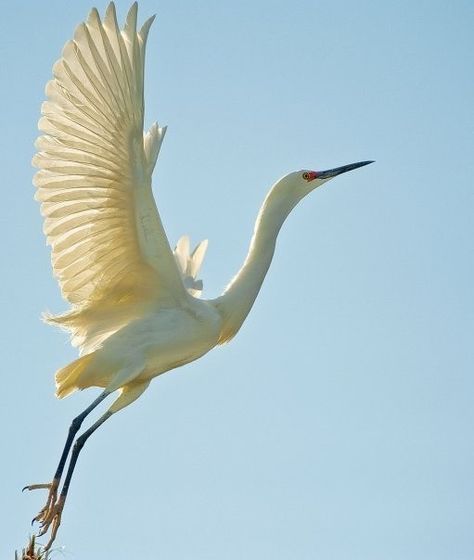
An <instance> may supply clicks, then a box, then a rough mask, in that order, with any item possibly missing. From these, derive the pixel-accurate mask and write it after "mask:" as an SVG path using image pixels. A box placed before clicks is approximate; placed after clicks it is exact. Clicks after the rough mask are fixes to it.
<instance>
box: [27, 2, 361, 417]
mask: <svg viewBox="0 0 474 560" xmlns="http://www.w3.org/2000/svg"><path fill="white" fill-rule="evenodd" d="M152 21H153V18H150V19H148V20H147V21H146V22H145V24H144V25H143V26H142V28H141V29H140V30H139V31H137V5H136V3H135V4H134V5H133V6H132V8H131V9H130V11H129V13H128V15H127V19H126V23H125V27H124V28H123V30H122V29H120V27H119V25H118V23H117V18H116V14H115V7H114V5H113V4H110V5H109V7H108V8H107V11H106V15H105V18H104V19H103V20H102V21H101V19H100V17H99V14H98V12H97V10H95V9H93V10H92V11H91V13H90V15H89V18H88V20H87V22H85V23H83V24H81V25H79V26H78V27H77V29H76V32H75V34H74V39H73V40H72V41H69V42H68V43H66V45H65V47H64V49H63V55H62V58H60V59H59V60H58V61H57V62H56V64H55V65H54V68H53V74H54V78H53V80H51V81H50V82H49V83H48V85H47V87H46V93H47V96H48V101H46V102H45V103H44V104H43V107H42V115H43V116H42V118H41V119H40V121H39V128H40V129H41V130H42V131H43V133H44V134H43V136H40V137H39V138H38V140H37V147H38V150H39V151H38V153H37V154H36V156H35V158H34V160H33V163H34V164H35V165H36V166H37V167H39V171H38V173H37V174H36V176H35V180H34V183H35V185H36V187H37V194H36V196H37V198H38V200H39V201H40V202H41V209H42V213H43V215H44V217H45V224H44V230H45V233H46V236H47V240H48V243H49V244H50V245H51V247H52V264H53V270H54V273H55V275H56V277H57V278H58V280H59V283H60V286H61V290H62V293H63V296H64V297H65V298H66V299H67V300H68V301H69V302H70V303H71V305H72V308H71V310H70V311H69V312H67V313H65V314H64V315H60V316H56V317H54V316H49V317H47V320H48V321H49V322H51V323H53V324H56V325H59V326H61V327H63V328H66V329H67V330H69V331H70V333H71V335H72V343H73V344H74V345H75V346H78V347H79V349H80V353H81V357H80V358H79V359H78V360H76V361H74V362H73V363H71V364H69V365H68V366H66V367H65V368H63V369H61V370H60V371H58V372H57V374H56V382H57V395H58V396H60V397H62V396H65V395H67V394H69V393H71V392H72V391H74V390H76V389H84V388H86V387H90V386H98V387H103V388H104V389H105V390H106V391H107V392H113V391H115V390H117V389H122V395H121V396H120V397H119V402H117V403H116V404H115V405H113V407H112V409H113V410H115V409H118V408H122V407H123V406H125V405H127V404H128V403H129V402H131V401H132V400H134V398H136V396H138V394H140V392H141V391H142V390H144V389H145V388H146V387H147V385H148V383H149V381H150V379H151V378H152V377H154V376H157V375H159V374H161V373H163V372H165V371H168V370H170V369H173V368H176V367H178V366H180V365H183V364H186V363H188V362H191V361H193V360H195V359H197V358H199V357H200V356H202V355H203V354H205V353H206V352H208V351H209V350H210V349H211V348H213V347H214V346H215V345H216V344H220V343H224V342H226V341H228V340H230V339H231V338H232V337H233V336H234V335H235V334H236V332H237V331H238V330H239V329H240V327H241V325H242V323H243V321H244V320H245V318H246V316H247V314H248V312H249V311H250V309H251V307H252V305H253V303H254V301H255V298H256V297H257V295H258V292H259V290H260V287H261V285H262V282H263V280H264V278H265V275H266V273H267V270H268V267H269V266H270V262H271V260H272V257H273V254H274V250H275V244H276V239H277V236H278V233H279V231H280V228H281V226H282V224H283V222H284V220H285V219H286V217H287V216H288V214H289V213H290V212H291V210H292V209H293V208H294V206H295V205H296V204H297V203H298V202H299V201H300V200H302V199H303V198H304V197H305V196H306V195H307V194H308V193H310V192H311V191H312V190H314V189H315V188H316V187H318V186H320V185H322V184H323V183H324V182H325V181H326V180H328V178H330V177H331V176H333V175H328V172H323V175H320V174H318V173H317V172H307V171H306V172H305V171H296V172H293V173H290V174H288V175H286V176H285V177H283V178H282V179H280V180H279V181H277V183H275V185H274V186H273V187H272V189H271V190H270V192H269V194H268V195H267V197H266V199H265V201H264V203H263V205H262V208H261V210H260V213H259V215H258V218H257V221H256V225H255V231H254V235H253V237H252V240H251V243H250V248H249V252H248V255H247V258H246V260H245V262H244V264H243V266H242V268H241V269H240V271H239V272H238V274H237V275H236V276H235V278H234V279H233V280H232V282H231V283H230V284H229V286H228V287H227V289H226V290H225V292H224V293H223V294H222V296H220V297H218V298H216V299H214V300H207V301H205V300H201V299H199V295H200V293H201V287H202V282H201V281H199V280H197V274H198V272H199V268H200V265H201V263H202V259H203V257H204V253H205V250H206V246H207V242H203V243H201V244H200V245H198V247H197V248H196V249H195V250H194V251H193V253H190V252H189V240H188V239H187V238H186V237H183V238H181V240H180V241H179V242H178V245H177V247H176V249H175V251H174V253H173V251H172V250H171V248H170V245H169V242H168V239H167V237H166V234H165V231H164V229H163V226H162V223H161V219H160V216H159V213H158V210H157V207H156V204H155V200H154V197H153V192H152V188H151V182H152V181H151V177H152V172H153V168H154V166H155V163H156V160H157V157H158V154H159V151H160V148H161V144H162V141H163V138H164V135H165V132H166V129H165V128H160V127H159V126H158V125H157V124H156V123H155V124H154V125H153V126H152V127H151V128H150V130H149V131H148V132H146V133H144V132H143V120H144V119H143V116H144V102H143V88H144V61H145V46H146V39H147V36H148V31H149V29H150V26H151V23H152ZM365 163H366V162H364V163H362V164H365ZM359 165H361V164H354V166H356V167H357V166H359ZM347 167H350V166H347ZM352 168H353V167H352ZM341 169H343V168H338V169H337V170H336V171H337V172H338V173H339V172H343V171H341ZM345 170H348V169H346V168H344V171H345ZM330 171H334V170H330ZM324 173H326V175H327V177H326V176H324ZM132 387H133V388H134V390H133V391H131V388H132ZM132 393H133V395H132ZM132 396H133V398H132Z"/></svg>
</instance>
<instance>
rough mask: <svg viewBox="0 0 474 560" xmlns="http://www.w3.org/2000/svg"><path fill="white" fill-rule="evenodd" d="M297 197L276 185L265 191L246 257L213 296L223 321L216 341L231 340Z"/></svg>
mask: <svg viewBox="0 0 474 560" xmlns="http://www.w3.org/2000/svg"><path fill="white" fill-rule="evenodd" d="M296 203H297V200H295V201H290V200H288V198H287V197H284V196H282V195H281V191H280V189H278V185H276V186H275V187H273V188H272V190H271V191H270V192H269V194H268V195H267V197H266V199H265V201H264V203H263V205H262V207H261V209H260V212H259V214H258V217H257V221H256V222H255V229H254V233H253V236H252V240H251V241H250V247H249V251H248V253H247V257H246V259H245V261H244V264H243V265H242V268H241V269H240V270H239V272H238V273H237V275H236V276H235V277H234V278H233V279H232V281H231V282H230V284H229V285H228V286H227V288H226V289H225V291H224V293H223V294H222V296H221V297H219V298H217V299H215V300H213V303H214V305H216V307H217V309H218V310H219V312H220V313H221V315H222V318H223V321H224V325H223V329H222V332H221V337H220V340H219V342H220V343H223V342H226V341H228V340H230V339H231V338H232V337H233V336H234V335H235V334H236V333H237V331H238V330H239V329H240V327H241V326H242V323H243V322H244V320H245V318H246V317H247V315H248V313H249V311H250V309H251V308H252V305H253V303H254V301H255V299H256V297H257V295H258V292H259V291H260V287H261V285H262V283H263V280H264V279H265V275H266V274H267V271H268V268H269V266H270V263H271V262H272V258H273V253H274V252H275V245H276V239H277V236H278V233H279V231H280V228H281V226H282V224H283V222H284V221H285V219H286V217H287V216H288V214H289V213H290V212H291V210H292V209H293V207H294V206H295V204H296Z"/></svg>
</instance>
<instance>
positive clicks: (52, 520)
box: [35, 496, 66, 552]
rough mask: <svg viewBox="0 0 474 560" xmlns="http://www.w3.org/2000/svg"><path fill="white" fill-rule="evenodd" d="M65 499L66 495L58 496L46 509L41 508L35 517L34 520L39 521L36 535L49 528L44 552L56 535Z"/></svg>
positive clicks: (45, 531)
mask: <svg viewBox="0 0 474 560" xmlns="http://www.w3.org/2000/svg"><path fill="white" fill-rule="evenodd" d="M65 500H66V496H59V498H58V499H57V500H56V502H54V503H53V504H51V505H50V507H49V509H48V510H47V511H44V512H43V510H44V508H43V510H41V511H40V513H39V514H38V515H37V516H36V517H35V520H36V521H39V523H40V530H39V532H38V537H42V536H43V535H45V534H46V533H47V532H48V531H49V530H50V529H51V534H50V536H49V541H48V542H47V543H46V545H45V546H44V550H45V551H46V552H47V551H48V550H49V549H50V548H51V545H52V544H53V542H54V539H55V538H56V535H57V533H58V529H59V525H61V516H62V513H63V508H64V502H65ZM39 516H41V518H39Z"/></svg>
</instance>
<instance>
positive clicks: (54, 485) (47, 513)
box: [23, 478, 59, 534]
mask: <svg viewBox="0 0 474 560" xmlns="http://www.w3.org/2000/svg"><path fill="white" fill-rule="evenodd" d="M58 486H59V480H58V479H57V478H54V479H53V482H49V483H47V484H30V485H29V486H25V487H24V488H23V491H24V490H43V489H48V490H49V492H48V497H47V498H46V504H45V506H44V507H43V508H42V509H41V510H40V512H39V513H38V515H36V516H35V517H33V519H32V521H31V524H33V523H34V522H35V521H37V522H38V523H40V524H41V527H40V529H41V530H43V526H44V524H45V523H46V521H47V520H48V519H49V518H50V517H51V511H52V509H53V507H54V505H55V504H56V502H57V501H58V499H57V498H58ZM50 523H51V521H50V522H49V524H50ZM49 524H48V527H49ZM46 530H48V529H46ZM43 534H44V533H43Z"/></svg>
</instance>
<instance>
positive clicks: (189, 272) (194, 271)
mask: <svg viewBox="0 0 474 560" xmlns="http://www.w3.org/2000/svg"><path fill="white" fill-rule="evenodd" d="M206 249H207V239H205V240H204V241H201V243H199V245H197V246H196V248H195V249H194V251H193V252H192V253H190V244H189V237H188V236H187V235H183V236H182V237H181V238H180V239H179V241H178V243H177V244H176V247H175V250H174V258H175V259H176V263H177V265H178V268H179V270H180V271H181V276H182V278H183V284H184V286H185V288H186V289H187V290H188V292H189V293H190V294H191V295H192V296H194V297H200V295H201V293H202V287H203V286H202V280H198V279H197V275H198V274H199V269H200V268H201V265H202V261H203V260H204V255H205V254H206Z"/></svg>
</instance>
